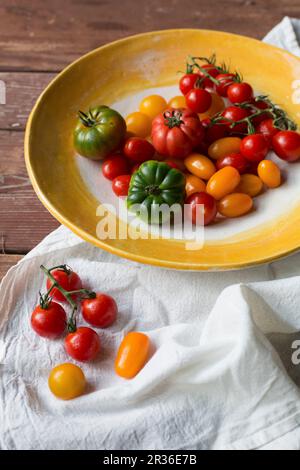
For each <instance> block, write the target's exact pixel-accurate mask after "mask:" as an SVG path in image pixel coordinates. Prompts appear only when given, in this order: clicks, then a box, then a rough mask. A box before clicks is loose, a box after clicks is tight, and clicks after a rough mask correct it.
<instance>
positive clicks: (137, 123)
mask: <svg viewBox="0 0 300 470" xmlns="http://www.w3.org/2000/svg"><path fill="white" fill-rule="evenodd" d="M126 126H127V132H129V133H131V134H133V135H134V136H135V137H142V138H145V137H148V136H149V135H150V133H151V119H150V118H149V116H147V115H146V114H144V113H140V112H139V111H136V112H134V113H131V114H128V116H127V118H126Z"/></svg>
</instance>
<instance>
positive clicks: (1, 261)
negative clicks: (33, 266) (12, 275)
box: [0, 254, 22, 280]
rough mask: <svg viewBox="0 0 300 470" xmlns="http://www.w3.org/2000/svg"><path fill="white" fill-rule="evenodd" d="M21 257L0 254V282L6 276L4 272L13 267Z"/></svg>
mask: <svg viewBox="0 0 300 470" xmlns="http://www.w3.org/2000/svg"><path fill="white" fill-rule="evenodd" d="M21 258H22V255H1V254H0V280H1V279H2V278H3V276H4V275H5V274H6V272H7V271H8V270H9V268H11V267H12V266H13V265H15V264H16V263H17V262H18V261H20V259H21Z"/></svg>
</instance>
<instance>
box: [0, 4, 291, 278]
mask: <svg viewBox="0 0 300 470" xmlns="http://www.w3.org/2000/svg"><path fill="white" fill-rule="evenodd" d="M285 15H289V16H294V17H300V2H299V0H282V1H281V2H278V0H268V1H266V0H229V1H224V0H139V1H137V0H131V1H130V0H122V1H120V0H109V1H107V0H104V1H102V0H99V1H98V0H64V1H61V0H1V4H0V18H1V27H0V80H3V81H4V82H5V85H6V104H5V105H4V104H0V249H1V254H0V278H1V277H2V276H3V275H4V274H5V272H6V271H7V269H8V268H9V267H10V266H12V265H13V264H15V263H16V262H17V261H18V260H19V259H20V258H21V257H22V255H24V254H25V253H27V252H28V251H29V250H31V249H32V248H33V247H34V246H35V245H36V244H37V243H38V242H40V241H41V240H42V238H43V237H44V236H45V235H47V234H48V233H49V232H51V231H52V230H53V229H55V228H56V227H57V226H58V225H59V224H58V222H57V221H56V220H55V219H54V218H53V217H52V216H51V215H50V214H49V213H48V212H47V210H46V209H45V208H44V207H43V206H42V205H41V203H40V202H39V201H38V199H37V197H36V195H35V193H34V191H33V189H32V188H31V185H30V182H29V180H28V177H27V173H26V169H25V165H24V159H23V138H24V129H25V124H26V120H27V117H28V114H29V112H30V110H31V108H32V106H33V104H34V102H35V100H36V98H37V97H38V95H39V94H40V93H41V91H42V90H43V89H44V88H45V86H46V85H47V84H48V83H49V82H50V80H51V79H52V78H53V77H54V76H55V75H56V74H57V72H59V71H60V70H61V69H63V68H64V67H65V66H66V65H67V64H69V63H70V62H72V61H73V60H75V59H77V58H78V57H79V56H81V55H82V54H84V53H86V52H88V51H89V50H91V49H94V48H96V47H97V46H100V45H102V44H105V43H107V42H110V41H113V40H115V39H118V38H121V37H124V36H129V35H131V34H135V33H139V32H144V31H151V30H155V29H166V28H176V27H189V28H207V29H219V30H225V31H229V32H232V33H239V34H244V35H248V36H252V37H255V38H262V37H263V36H264V35H265V34H266V33H267V32H268V31H269V30H270V29H271V28H272V27H273V26H274V25H275V24H276V23H278V22H279V21H280V20H281V19H282V17H283V16H285Z"/></svg>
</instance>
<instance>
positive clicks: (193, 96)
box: [185, 88, 212, 113]
mask: <svg viewBox="0 0 300 470" xmlns="http://www.w3.org/2000/svg"><path fill="white" fill-rule="evenodd" d="M185 100H186V105H187V107H188V108H189V109H191V110H192V111H194V113H204V112H205V111H207V110H208V109H209V108H210V106H211V104H212V98H211V94H210V93H209V92H208V91H206V90H203V89H202V88H192V89H191V90H190V91H189V92H188V93H187V94H186V95H185Z"/></svg>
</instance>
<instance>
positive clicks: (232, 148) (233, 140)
mask: <svg viewBox="0 0 300 470" xmlns="http://www.w3.org/2000/svg"><path fill="white" fill-rule="evenodd" d="M241 142H242V140H241V139H240V138H239V137H223V138H222V139H219V140H216V141H215V142H213V143H212V144H211V145H210V146H209V147H208V155H209V156H210V158H212V159H213V160H218V158H222V157H226V156H227V155H229V154H230V153H239V151H240V145H241Z"/></svg>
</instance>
